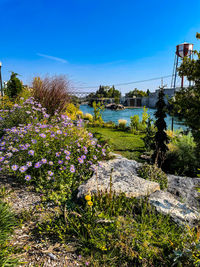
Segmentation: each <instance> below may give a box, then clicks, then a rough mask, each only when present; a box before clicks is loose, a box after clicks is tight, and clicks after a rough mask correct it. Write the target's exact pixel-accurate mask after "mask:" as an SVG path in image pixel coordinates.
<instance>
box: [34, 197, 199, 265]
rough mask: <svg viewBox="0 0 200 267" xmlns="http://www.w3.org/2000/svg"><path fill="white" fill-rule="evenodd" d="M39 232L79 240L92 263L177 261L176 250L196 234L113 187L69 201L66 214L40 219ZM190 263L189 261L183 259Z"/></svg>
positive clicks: (170, 263) (78, 247)
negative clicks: (78, 199)
mask: <svg viewBox="0 0 200 267" xmlns="http://www.w3.org/2000/svg"><path fill="white" fill-rule="evenodd" d="M37 232H38V233H39V234H40V236H41V238H42V239H44V238H45V236H48V238H50V237H51V238H52V239H53V240H60V241H61V242H63V243H66V242H69V241H70V242H73V241H75V242H76V244H77V252H78V253H79V254H81V255H83V256H84V257H85V258H86V259H87V262H89V264H90V266H113V267H114V266H172V264H173V259H172V258H170V254H172V253H173V250H175V249H177V250H178V249H184V247H186V246H190V244H191V242H193V241H194V240H195V238H196V235H195V233H194V234H193V235H192V236H190V235H189V234H188V232H187V229H186V228H184V227H179V226H177V225H176V224H175V223H173V222H172V221H171V220H170V218H169V217H168V216H164V215H161V214H158V213H156V211H155V209H154V208H152V207H151V206H150V204H149V203H148V202H147V201H145V200H137V199H134V198H130V199H128V198H126V197H125V195H124V194H121V195H119V196H116V195H115V194H113V193H112V192H108V193H106V194H103V195H102V194H101V193H100V192H99V194H98V195H97V196H90V195H87V196H85V200H82V201H79V202H78V203H77V202H76V203H75V202H73V203H72V202H71V201H68V202H67V203H66V207H65V209H64V216H63V215H59V216H57V217H55V218H54V219H51V220H49V219H48V223H47V222H46V221H44V222H43V223H40V224H39V225H38V228H37ZM182 262H183V263H187V261H185V262H184V261H182Z"/></svg>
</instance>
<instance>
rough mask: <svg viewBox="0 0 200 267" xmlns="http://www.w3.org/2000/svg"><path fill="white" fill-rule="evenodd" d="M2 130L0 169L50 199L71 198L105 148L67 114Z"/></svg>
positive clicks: (101, 156) (31, 101)
mask: <svg viewBox="0 0 200 267" xmlns="http://www.w3.org/2000/svg"><path fill="white" fill-rule="evenodd" d="M25 103H27V101H26V102H25ZM29 103H30V105H32V109H33V108H34V107H35V106H37V105H38V104H37V102H35V101H34V100H32V99H31V100H29ZM38 109H39V110H38V112H39V111H40V110H41V111H43V108H38ZM5 132H6V133H5V134H4V136H3V137H2V138H1V140H0V148H1V155H0V168H1V170H2V171H3V172H5V173H13V174H14V175H15V177H16V178H17V179H18V180H20V181H21V182H23V183H27V184H30V183H32V184H34V185H35V186H36V187H37V189H38V190H39V191H43V192H44V193H46V194H47V195H48V198H50V200H52V201H57V202H59V201H61V202H63V201H65V200H66V199H67V198H68V197H70V196H71V194H72V189H73V190H74V189H75V188H77V187H78V186H79V184H80V183H81V182H82V181H84V180H86V179H88V178H89V177H90V176H91V174H92V172H93V164H95V163H97V161H98V160H99V159H102V158H105V157H106V149H104V148H103V147H101V145H99V144H97V142H96V141H94V140H93V136H92V134H91V133H88V132H87V131H86V130H84V128H83V127H82V121H81V120H80V121H78V122H77V125H76V127H75V126H74V125H73V123H72V121H71V120H70V118H69V117H67V116H66V115H61V116H55V117H52V119H51V120H50V121H49V122H47V121H40V122H39V121H38V120H37V119H36V120H35V122H34V121H33V122H32V123H29V124H26V125H20V126H18V127H12V128H10V129H6V131H5ZM57 192H58V194H57Z"/></svg>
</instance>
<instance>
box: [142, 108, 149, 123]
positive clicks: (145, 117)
mask: <svg viewBox="0 0 200 267" xmlns="http://www.w3.org/2000/svg"><path fill="white" fill-rule="evenodd" d="M147 111H148V108H146V107H145V106H144V107H143V113H142V124H143V125H146V123H147V120H148V118H149V114H148V113H147Z"/></svg>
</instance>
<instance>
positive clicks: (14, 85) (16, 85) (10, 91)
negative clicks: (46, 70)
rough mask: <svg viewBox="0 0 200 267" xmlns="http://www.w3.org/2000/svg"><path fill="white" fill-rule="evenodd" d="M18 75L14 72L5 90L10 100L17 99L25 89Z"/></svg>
mask: <svg viewBox="0 0 200 267" xmlns="http://www.w3.org/2000/svg"><path fill="white" fill-rule="evenodd" d="M17 75H18V74H17V73H15V72H12V74H11V76H10V80H9V81H8V82H7V87H6V88H5V95H7V96H8V97H9V98H11V99H12V98H16V97H17V96H18V95H19V94H20V93H21V92H22V89H23V85H22V82H21V81H20V80H19V79H18V78H17Z"/></svg>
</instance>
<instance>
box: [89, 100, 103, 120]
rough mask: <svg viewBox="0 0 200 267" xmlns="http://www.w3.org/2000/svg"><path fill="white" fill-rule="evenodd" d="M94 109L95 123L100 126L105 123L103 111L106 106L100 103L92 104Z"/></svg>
mask: <svg viewBox="0 0 200 267" xmlns="http://www.w3.org/2000/svg"><path fill="white" fill-rule="evenodd" d="M92 106H93V109H94V118H93V120H94V122H97V123H99V124H102V123H103V119H102V111H103V110H104V105H102V104H101V103H100V102H98V103H96V102H95V101H94V102H93V104H92Z"/></svg>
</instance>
